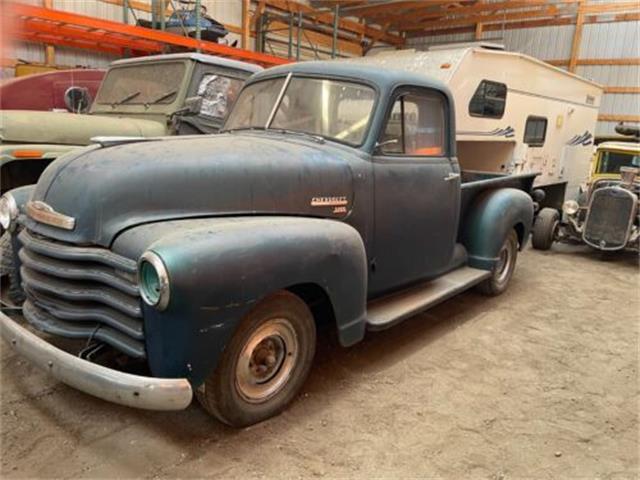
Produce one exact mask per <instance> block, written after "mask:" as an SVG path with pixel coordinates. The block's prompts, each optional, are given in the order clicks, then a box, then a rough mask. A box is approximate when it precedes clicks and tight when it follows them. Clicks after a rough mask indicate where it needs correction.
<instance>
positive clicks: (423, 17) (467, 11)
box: [393, 0, 579, 24]
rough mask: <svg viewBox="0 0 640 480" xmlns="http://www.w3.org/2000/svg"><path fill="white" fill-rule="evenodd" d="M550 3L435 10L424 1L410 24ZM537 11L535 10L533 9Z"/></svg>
mask: <svg viewBox="0 0 640 480" xmlns="http://www.w3.org/2000/svg"><path fill="white" fill-rule="evenodd" d="M578 1H579V0H558V1H557V2H555V6H561V5H565V4H567V5H569V4H573V3H577V2H578ZM548 5H549V2H548V0H529V1H505V2H493V3H485V2H481V3H476V4H474V5H471V6H467V7H455V8H448V9H440V10H435V11H433V10H432V11H429V10H427V8H426V7H428V6H430V3H428V2H423V3H422V10H423V11H422V12H421V11H419V10H417V11H412V12H411V21H410V22H408V23H410V24H416V23H422V22H425V21H427V20H429V19H439V20H453V19H455V18H458V17H464V16H469V15H474V14H481V13H485V12H498V11H500V12H508V11H512V10H521V9H525V8H527V9H534V8H540V7H546V6H548ZM531 11H535V10H531ZM501 15H502V13H501ZM402 16H403V15H402V13H401V14H400V15H399V16H398V18H397V20H399V21H400V20H402ZM393 23H394V24H395V23H401V22H393Z"/></svg>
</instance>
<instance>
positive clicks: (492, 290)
mask: <svg viewBox="0 0 640 480" xmlns="http://www.w3.org/2000/svg"><path fill="white" fill-rule="evenodd" d="M517 259H518V234H517V233H516V231H515V230H511V232H510V233H509V235H508V236H507V238H506V240H505V241H504V243H503V244H502V248H501V249H500V253H499V254H498V261H497V262H496V264H495V266H494V267H493V270H492V271H491V276H490V277H489V278H487V279H486V280H484V281H483V282H482V283H480V284H479V285H478V290H479V291H480V292H481V293H482V294H484V295H490V296H495V295H500V294H501V293H502V292H504V291H505V290H506V289H507V287H508V286H509V281H510V280H511V277H512V276H513V272H514V270H515V269H516V260H517Z"/></svg>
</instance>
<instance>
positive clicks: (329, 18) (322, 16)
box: [264, 0, 404, 46]
mask: <svg viewBox="0 0 640 480" xmlns="http://www.w3.org/2000/svg"><path fill="white" fill-rule="evenodd" d="M264 3H265V4H266V5H267V6H269V7H272V8H276V9H278V10H282V11H285V12H290V13H295V14H298V13H302V14H303V15H305V16H307V17H308V18H312V19H313V20H314V21H316V22H318V23H322V24H325V25H329V26H331V27H332V28H333V22H334V16H333V13H331V12H324V11H321V12H319V11H318V10H316V9H314V8H312V7H310V6H308V5H305V4H303V3H299V2H296V1H293V0H264ZM338 27H339V28H340V29H342V30H345V31H348V32H351V33H355V34H360V35H364V36H366V37H369V38H374V37H377V36H378V35H381V36H380V41H383V42H385V43H389V44H391V45H396V46H398V45H404V38H403V37H401V36H400V35H394V34H390V33H388V32H385V31H384V30H383V31H382V32H381V29H380V28H376V27H371V26H368V25H364V24H361V23H359V22H355V21H353V20H347V19H344V18H340V19H338Z"/></svg>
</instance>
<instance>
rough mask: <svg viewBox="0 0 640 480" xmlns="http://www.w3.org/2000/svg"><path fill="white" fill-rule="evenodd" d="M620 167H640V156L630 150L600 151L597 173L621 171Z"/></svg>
mask: <svg viewBox="0 0 640 480" xmlns="http://www.w3.org/2000/svg"><path fill="white" fill-rule="evenodd" d="M620 167H640V156H638V155H634V154H633V153H629V152H611V151H608V152H607V151H604V152H600V161H599V162H598V171H597V172H596V173H620Z"/></svg>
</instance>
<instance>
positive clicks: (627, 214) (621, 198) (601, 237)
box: [582, 187, 638, 250]
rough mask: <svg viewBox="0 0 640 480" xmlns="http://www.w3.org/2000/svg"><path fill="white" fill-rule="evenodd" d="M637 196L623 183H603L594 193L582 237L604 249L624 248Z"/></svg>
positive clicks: (592, 244)
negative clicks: (610, 185)
mask: <svg viewBox="0 0 640 480" xmlns="http://www.w3.org/2000/svg"><path fill="white" fill-rule="evenodd" d="M637 202H638V198H637V197H636V195H635V194H633V193H631V192H630V191H629V190H626V189H624V188H620V187H603V188H599V189H597V190H595V191H594V192H593V193H592V194H591V201H590V202H589V210H588V212H587V219H586V220H585V224H584V231H583V234H582V238H583V240H584V241H585V243H587V244H589V245H591V246H593V247H596V248H599V249H601V250H618V249H621V248H624V247H625V246H626V244H627V239H628V238H629V230H630V229H631V225H632V224H633V219H634V216H635V214H636V208H637V207H636V205H637Z"/></svg>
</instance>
